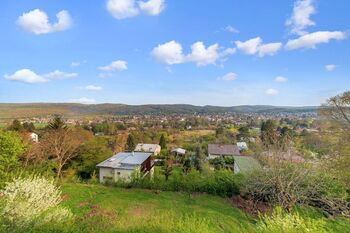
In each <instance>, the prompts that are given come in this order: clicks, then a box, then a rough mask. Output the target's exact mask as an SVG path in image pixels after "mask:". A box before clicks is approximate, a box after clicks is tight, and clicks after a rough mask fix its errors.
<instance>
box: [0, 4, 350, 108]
mask: <svg viewBox="0 0 350 233" xmlns="http://www.w3.org/2000/svg"><path fill="white" fill-rule="evenodd" d="M0 5H1V8H0V9H1V10H0V11H1V20H0V61H1V64H0V102H80V103H106V102H108V103H126V104H146V103H154V104H156V103H160V104H164V103H187V104H196V105H220V106H232V105H241V104H272V105H289V106H301V105H318V104H320V103H322V102H323V101H324V100H325V99H326V98H327V97H329V96H332V95H335V94H337V93H339V92H342V91H345V90H349V89H350V75H349V73H350V40H349V39H350V38H349V37H350V30H349V29H350V16H349V14H348V10H349V8H350V2H349V1H348V0H332V1H330V0H283V1H280V0H265V1H261V0H248V1H242V0H206V1H197V0H91V1H86V0H74V1H72V0H50V1H47V0H26V1H24V0H2V1H1V3H0Z"/></svg>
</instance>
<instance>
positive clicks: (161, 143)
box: [159, 134, 166, 149]
mask: <svg viewBox="0 0 350 233" xmlns="http://www.w3.org/2000/svg"><path fill="white" fill-rule="evenodd" d="M159 145H160V147H161V148H162V149H166V139H165V136H164V134H162V135H161V136H160V139H159Z"/></svg>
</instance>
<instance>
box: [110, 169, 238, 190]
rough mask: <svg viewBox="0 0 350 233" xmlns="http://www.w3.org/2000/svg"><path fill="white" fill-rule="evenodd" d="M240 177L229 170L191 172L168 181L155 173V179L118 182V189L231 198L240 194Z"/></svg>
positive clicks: (177, 174)
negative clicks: (144, 189) (194, 193)
mask: <svg viewBox="0 0 350 233" xmlns="http://www.w3.org/2000/svg"><path fill="white" fill-rule="evenodd" d="M241 179H242V178H241V176H240V175H235V174H233V173H232V171H229V170H223V169H222V170H219V171H215V172H210V173H208V174H203V173H200V172H199V171H197V170H191V171H190V172H189V173H188V174H184V173H182V172H176V171H175V170H174V173H173V174H172V175H171V176H170V177H169V179H168V180H167V181H166V180H165V178H164V175H162V174H160V173H159V172H158V171H157V170H156V171H155V174H154V177H153V179H151V178H149V177H148V178H144V179H137V178H134V179H132V180H131V181H125V180H118V181H117V182H115V183H114V185H115V186H116V187H123V188H146V189H155V190H163V191H176V192H177V191H183V192H188V193H193V192H203V193H208V194H213V195H218V196H223V197H231V196H233V195H236V194H239V184H240V182H239V181H240V180H241Z"/></svg>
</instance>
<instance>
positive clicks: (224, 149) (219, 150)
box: [208, 144, 240, 159]
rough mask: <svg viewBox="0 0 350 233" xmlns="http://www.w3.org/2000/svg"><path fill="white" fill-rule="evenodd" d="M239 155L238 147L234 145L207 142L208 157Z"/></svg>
mask: <svg viewBox="0 0 350 233" xmlns="http://www.w3.org/2000/svg"><path fill="white" fill-rule="evenodd" d="M234 155H240V152H239V149H238V147H237V146H236V145H231V144H227V145H225V144H209V145H208V158H209V159H215V158H219V157H226V156H234Z"/></svg>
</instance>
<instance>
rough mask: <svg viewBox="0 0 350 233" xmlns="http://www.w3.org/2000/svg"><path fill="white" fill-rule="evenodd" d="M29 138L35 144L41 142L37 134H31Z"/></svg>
mask: <svg viewBox="0 0 350 233" xmlns="http://www.w3.org/2000/svg"><path fill="white" fill-rule="evenodd" d="M29 137H30V139H31V140H32V141H33V142H36V143H38V142H39V136H38V135H37V134H36V133H29Z"/></svg>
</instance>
